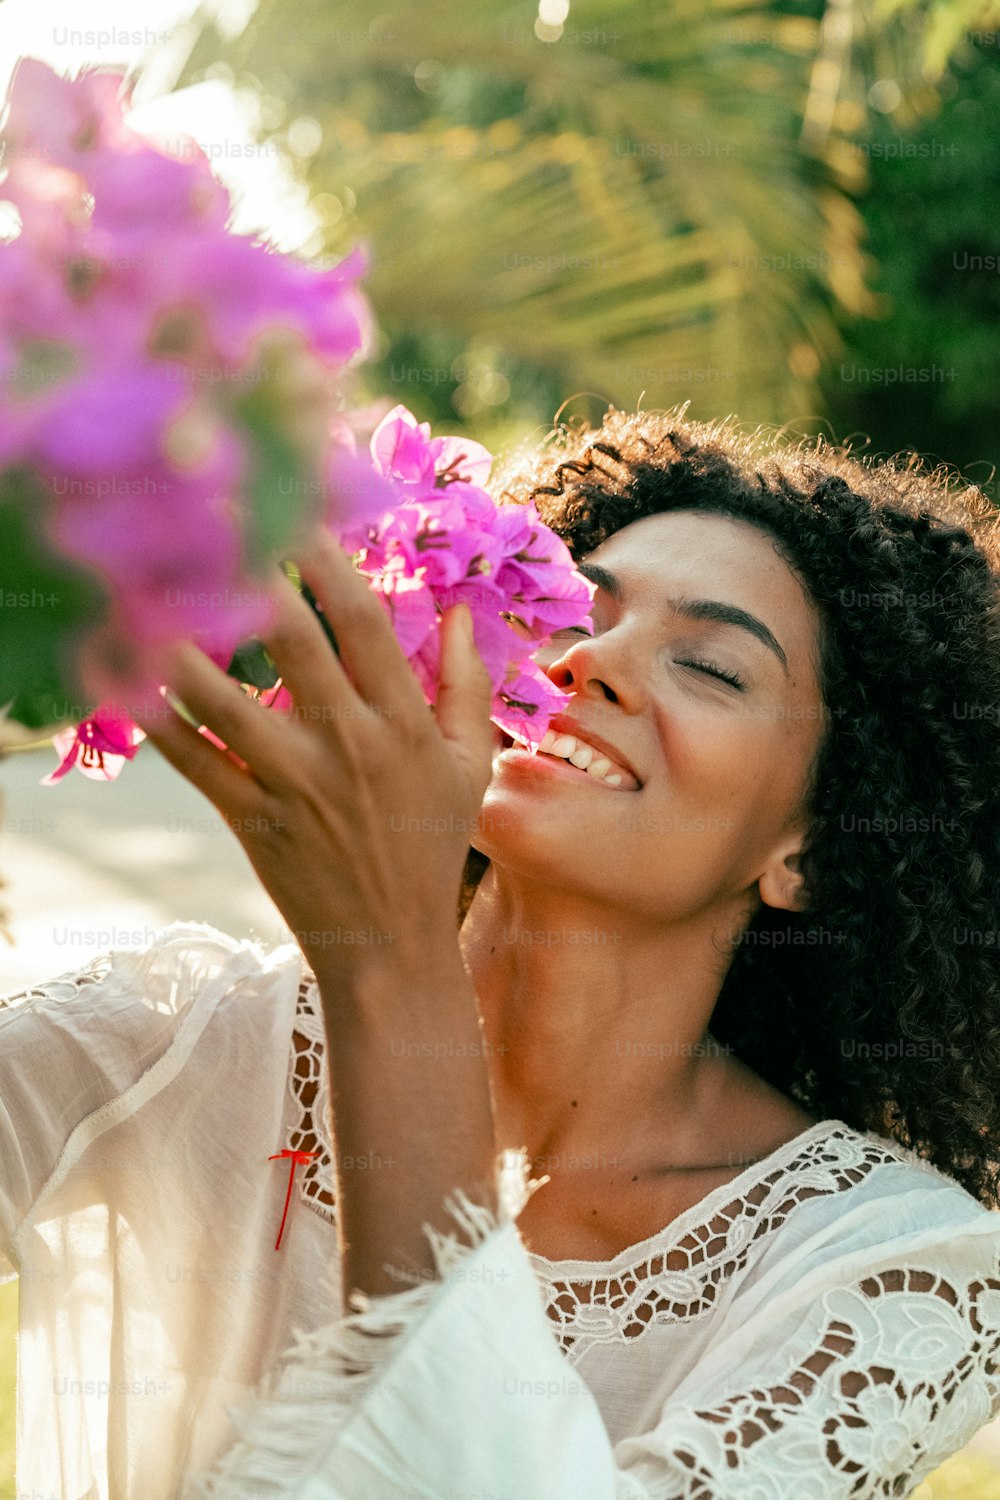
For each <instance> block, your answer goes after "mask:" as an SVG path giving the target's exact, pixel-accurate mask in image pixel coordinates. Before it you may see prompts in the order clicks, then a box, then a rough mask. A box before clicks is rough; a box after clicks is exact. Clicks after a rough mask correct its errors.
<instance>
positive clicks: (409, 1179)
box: [317, 939, 497, 1310]
mask: <svg viewBox="0 0 1000 1500" xmlns="http://www.w3.org/2000/svg"><path fill="white" fill-rule="evenodd" d="M451 941H452V942H454V939H451ZM317 980H318V983H319V990H320V995H321V998H322V1003H323V1015H324V1021H325V1026H326V1036H327V1057H328V1066H329V1072H330V1084H331V1088H330V1093H331V1108H332V1112H333V1138H334V1143H335V1154H336V1161H335V1168H336V1177H337V1217H338V1225H339V1235H340V1253H341V1289H342V1292H343V1294H344V1299H345V1304H344V1305H345V1310H346V1307H347V1301H346V1299H347V1296H348V1294H349V1293H350V1292H351V1291H352V1290H354V1289H355V1288H360V1289H361V1290H362V1291H365V1292H368V1293H372V1294H380V1293H384V1292H393V1291H399V1290H400V1289H401V1287H402V1285H404V1282H403V1281H402V1280H401V1279H400V1278H399V1277H398V1276H397V1277H394V1276H393V1275H392V1270H393V1269H396V1270H402V1271H406V1272H410V1273H416V1274H418V1275H428V1276H431V1275H433V1274H434V1261H433V1256H432V1253H431V1248H430V1245H429V1244H428V1241H427V1238H426V1236H425V1235H424V1234H423V1230H422V1226H423V1224H424V1223H429V1224H431V1225H433V1227H434V1228H436V1229H438V1230H440V1231H442V1232H453V1231H454V1227H455V1226H454V1224H453V1223H451V1222H450V1220H449V1219H448V1215H447V1213H446V1212H445V1211H444V1208H443V1203H444V1199H445V1198H446V1197H447V1196H448V1195H449V1194H450V1193H452V1192H453V1191H454V1190H455V1189H456V1188H461V1189H462V1190H463V1191H465V1192H466V1193H468V1194H469V1196H470V1197H472V1198H473V1199H475V1200H476V1201H479V1202H482V1203H484V1204H486V1205H487V1206H488V1207H489V1208H490V1209H491V1210H493V1211H495V1210H496V1207H497V1203H496V1193H495V1185H494V1164H495V1159H496V1138H495V1129H494V1118H493V1110H492V1105H491V1099H490V1090H489V1073H488V1068H487V1063H486V1057H485V1056H484V1053H485V1050H486V1039H485V1036H484V1034H483V1031H482V1026H481V1022H480V1018H479V1014H478V1011H477V1008H476V1003H475V997H474V994H473V990H472V983H471V981H470V979H469V976H468V974H467V973H466V971H465V968H464V966H463V964H462V960H461V956H460V954H459V951H458V945H457V943H455V946H454V952H453V953H452V952H451V950H450V948H449V949H448V950H447V951H446V952H445V954H444V956H442V955H441V954H440V953H439V954H435V955H434V956H433V957H431V956H429V955H421V956H420V958H419V959H415V960H411V961H410V962H408V963H402V962H393V963H391V964H378V965H376V966H359V967H358V968H357V969H356V970H353V971H346V972H345V971H343V970H341V971H340V972H338V973H336V974H334V973H330V974H317ZM387 1266H388V1267H389V1269H388V1270H387V1269H386V1267H387Z"/></svg>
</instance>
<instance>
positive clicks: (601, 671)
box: [535, 636, 621, 703]
mask: <svg viewBox="0 0 1000 1500" xmlns="http://www.w3.org/2000/svg"><path fill="white" fill-rule="evenodd" d="M552 649H553V648H552V647H548V648H546V649H543V650H542V651H539V652H538V653H537V654H536V657H535V660H536V661H537V662H538V665H539V666H540V667H541V669H542V671H543V672H544V673H545V675H546V677H548V679H549V681H550V682H551V683H552V684H553V685H554V686H555V687H557V688H559V690H560V692H563V693H576V694H577V695H578V696H579V697H581V698H604V699H606V700H607V701H608V702H609V703H618V702H620V701H621V700H620V697H619V693H618V692H617V691H616V690H615V688H614V687H613V686H612V684H611V682H610V681H609V680H608V679H609V677H610V676H612V675H617V674H615V673H614V670H613V668H612V667H611V666H610V663H609V660H608V657H607V653H606V651H603V652H602V651H600V650H598V649H597V648H596V647H595V642H594V639H593V637H591V636H578V637H577V638H576V640H575V641H574V642H573V644H572V645H571V646H569V647H568V648H567V649H566V650H564V651H561V652H560V651H559V648H558V647H556V648H554V649H555V650H556V651H557V653H558V654H557V655H556V656H555V657H554V658H553V659H551V660H550V661H548V662H546V661H545V657H546V655H548V652H549V651H551V650H552ZM620 687H621V683H620V682H619V688H620Z"/></svg>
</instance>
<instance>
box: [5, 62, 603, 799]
mask: <svg viewBox="0 0 1000 1500" xmlns="http://www.w3.org/2000/svg"><path fill="white" fill-rule="evenodd" d="M128 103H129V97H128V90H127V88H126V85H125V79H124V75H123V74H122V73H121V72H120V71H117V70H115V71H108V70H102V69H90V70H86V71H84V72H83V73H81V74H80V75H79V76H78V77H76V78H75V79H66V78H62V77H60V76H59V75H57V74H56V73H54V72H53V71H52V70H51V69H50V68H49V67H48V66H46V65H45V64H43V63H41V62H38V61H36V60H34V59H31V58H27V59H23V60H22V61H21V62H20V63H19V65H18V67H17V70H16V72H15V74H14V79H13V83H12V86H11V91H10V94H9V97H8V103H7V109H6V115H5V118H4V120H3V122H2V142H3V157H2V161H0V167H2V169H3V174H4V176H3V180H2V182H0V201H2V206H3V210H4V213H5V215H6V217H7V218H8V220H10V219H13V220H15V223H14V228H13V232H12V233H11V234H10V235H9V236H8V238H7V239H6V241H5V242H2V243H0V519H3V520H4V521H5V523H6V526H5V539H8V540H9V545H5V555H4V556H3V557H0V582H2V583H3V584H4V585H5V586H7V585H9V591H10V592H11V593H13V592H14V591H16V590H20V591H21V592H22V593H23V594H25V595H27V593H28V591H29V588H30V589H31V590H32V591H36V592H39V591H40V589H41V585H42V583H43V581H46V582H49V583H50V584H51V585H52V592H51V594H50V595H49V600H50V608H49V609H48V610H44V609H39V610H35V611H33V612H31V611H24V612H22V613H21V615H20V617H19V620H18V628H17V629H16V630H15V631H14V633H13V634H12V635H10V636H9V637H8V639H7V640H6V641H5V652H4V658H3V659H2V660H0V713H7V712H8V710H11V711H12V712H13V716H14V717H15V718H17V717H18V716H20V719H21V722H24V723H27V724H32V725H44V724H48V723H51V722H53V721H54V718H56V717H58V716H61V717H62V718H63V719H71V720H72V719H76V721H77V724H76V728H75V729H74V728H70V729H66V730H64V731H62V732H61V733H60V734H58V735H57V736H56V739H55V745H56V749H57V752H58V753H59V755H60V757H61V758H60V764H59V765H58V767H57V768H56V770H55V771H53V772H52V774H51V775H50V776H48V777H46V778H45V780H46V781H47V782H48V783H50V784H51V783H53V782H56V781H58V780H60V779H61V778H62V777H63V776H65V775H66V774H67V773H68V772H69V770H71V769H72V768H73V767H77V768H78V769H79V770H81V771H82V772H83V773H84V774H85V775H88V776H93V777H95V778H103V779H105V780H111V779H114V777H115V776H117V775H118V773H119V772H120V770H121V768H122V766H123V765H124V763H125V761H126V760H130V759H132V757H133V756H134V755H135V753H136V750H137V748H138V745H139V743H140V742H141V740H142V739H143V738H144V736H143V733H142V731H141V730H140V729H139V727H138V725H137V724H136V723H135V722H134V718H132V717H131V716H130V713H129V705H130V704H131V706H132V708H133V710H134V711H138V710H137V709H136V708H135V705H136V704H138V703H139V702H147V703H148V702H149V701H150V696H151V695H152V694H154V693H156V692H157V691H158V684H157V680H156V677H155V675H154V669H153V667H152V665H151V663H152V662H153V660H154V658H155V648H156V647H158V646H159V645H161V644H163V643H165V642H167V641H171V640H176V639H180V638H186V639H190V640H193V641H195V642H196V643H197V644H198V645H199V646H200V647H201V648H202V649H203V650H204V651H205V652H206V653H207V654H208V655H209V656H210V657H211V658H212V660H213V661H215V662H216V663H217V664H218V665H219V666H222V667H227V666H228V668H229V670H230V671H231V672H232V673H233V675H234V676H237V677H238V680H241V681H243V682H244V685H245V686H246V687H247V688H248V690H250V691H252V692H254V693H255V694H256V695H257V696H258V698H259V700H260V701H261V702H262V703H263V704H264V705H265V706H266V707H271V708H273V709H275V710H276V711H278V712H281V711H287V710H288V709H289V707H290V706H291V705H290V700H289V698H288V693H287V691H286V690H285V689H284V687H283V686H282V684H281V683H280V680H279V681H278V682H276V683H274V682H273V677H274V673H273V671H272V672H271V674H270V676H267V675H266V674H265V675H264V676H263V677H262V678H257V679H256V684H253V683H251V682H250V681H249V680H248V678H247V677H245V676H244V675H243V674H244V672H247V673H249V672H250V671H251V670H254V669H253V668H251V667H250V666H248V665H247V663H248V662H250V660H251V657H248V656H245V655H240V656H238V657H237V656H235V655H234V654H235V653H236V652H237V647H241V643H247V642H248V641H250V640H252V638H253V637H254V635H255V633H257V632H260V631H261V630H263V629H264V628H265V627H266V625H267V623H268V622H269V620H270V617H271V611H272V609H273V604H272V601H271V598H270V595H269V593H268V591H267V589H266V588H265V587H264V586H263V583H262V579H263V577H264V570H265V567H266V566H267V565H269V564H270V563H272V562H273V561H274V560H275V559H277V558H278V557H280V556H289V555H291V554H292V553H293V552H294V550H295V549H296V547H297V546H299V545H300V544H301V543H302V542H303V541H304V540H305V537H306V536H307V534H308V531H309V530H310V529H311V527H312V526H313V525H315V524H316V523H317V522H321V523H323V524H325V525H327V526H329V528H330V529H331V531H332V532H333V533H334V534H335V535H337V536H338V537H339V538H340V540H341V542H342V544H343V545H344V546H346V547H347V548H348V550H349V551H351V552H352V553H354V554H357V555H358V562H359V566H360V567H361V570H362V571H363V572H364V573H366V574H367V575H368V576H369V577H370V578H371V580H372V587H373V589H374V590H375V591H376V592H377V594H378V595H379V597H380V598H381V599H382V601H383V603H384V605H385V607H386V609H387V610H388V611H389V614H390V616H391V619H392V622H393V625H394V628H395V631H396V634H397V636H398V638H399V641H400V644H401V646H402V649H403V651H404V652H405V654H406V656H407V658H408V660H409V661H410V663H411V665H412V667H413V669H414V671H415V672H416V674H417V677H418V679H419V681H420V683H421V685H422V687H423V689H424V692H425V695H426V696H427V698H428V700H429V701H431V702H433V700H434V695H435V690H436V683H437V675H438V667H439V633H438V619H439V616H440V614H441V612H442V610H444V609H446V608H447V607H448V606H449V605H451V604H454V603H457V602H458V601H460V600H464V601H466V602H467V603H468V604H469V605H470V607H471V610H472V615H473V621H474V631H475V640H476V644H477V646H478V648H479V651H480V653H481V655H482V656H483V659H484V661H485V662H486V665H487V667H488V669H489V672H490V675H491V678H492V681H493V685H494V690H495V696H494V704H493V707H494V715H493V717H494V720H495V722H496V723H497V724H498V725H500V726H501V727H502V728H503V729H505V730H506V731H507V733H508V734H510V735H512V736H513V737H514V738H517V739H520V740H522V741H523V742H524V743H526V744H528V745H530V746H534V745H537V744H538V742H539V741H540V740H541V738H542V735H543V733H544V730H545V727H546V724H547V722H548V719H549V717H550V716H551V714H552V713H555V712H557V711H558V709H559V708H560V707H562V706H563V705H564V704H565V702H566V701H567V699H566V695H565V694H562V693H560V692H558V691H557V690H556V689H555V687H554V685H553V684H552V683H551V682H550V681H549V680H548V678H547V677H546V676H545V674H544V673H543V672H542V671H541V670H540V669H539V668H538V667H537V665H536V664H535V663H534V662H533V661H532V660H531V656H532V653H533V652H534V651H535V650H537V648H538V646H539V645H540V644H541V643H542V642H543V641H544V640H546V639H547V638H548V635H549V633H550V632H551V631H553V630H557V629H560V628H562V627H563V626H566V625H571V624H574V625H575V624H584V625H586V624H587V615H588V612H589V606H590V602H591V597H592V593H593V586H592V585H591V584H589V583H588V582H587V581H586V580H585V579H584V578H583V577H582V576H581V575H580V574H579V573H578V572H576V570H575V569H574V568H573V565H572V561H571V558H570V554H569V552H568V549H567V548H566V546H565V545H564V543H563V542H562V541H561V540H560V538H558V537H557V536H556V535H555V534H554V533H552V532H551V531H549V530H548V529H547V528H546V527H545V526H543V525H542V523H541V521H540V519H539V517H538V515H537V512H536V511H535V509H534V506H533V505H530V504H529V505H496V504H495V503H494V502H493V500H492V499H491V498H490V496H489V494H488V493H487V492H486V490H485V489H484V487H483V486H484V485H485V483H486V480H487V477H488V474H489V470H490V465H491V458H490V455H489V454H488V453H487V452H486V450H485V449H484V448H482V447H480V446H479V444H477V443H472V442H469V441H466V440H464V439H459V438H454V437H440V438H432V437H431V435H430V429H429V427H428V426H427V424H426V423H423V424H421V423H418V422H417V420H416V419H415V418H414V417H413V416H412V415H411V414H410V413H409V412H408V411H406V410H405V408H403V407H397V408H396V409H395V410H394V411H393V412H390V414H389V415H388V417H386V418H385V419H384V420H383V422H382V423H381V425H380V426H379V428H378V430H377V431H376V433H375V435H374V437H373V439H372V445H371V459H370V461H369V459H368V458H366V457H362V456H361V455H359V454H357V453H355V452H354V451H353V442H352V440H351V437H350V428H349V425H348V424H347V422H346V421H345V419H344V417H343V415H342V414H340V413H338V410H337V408H338V402H339V399H340V398H339V393H338V388H337V384H336V377H337V375H338V373H339V372H340V371H342V369H343V367H344V366H345V365H346V364H347V362H348V361H349V360H350V359H351V358H352V357H353V356H354V355H355V354H357V353H358V352H359V350H360V349H361V348H362V345H363V344H364V343H365V342H366V339H367V335H368V327H369V314H368V310H367V305H366V303H365V302H364V300H363V298H362V296H361V294H360V292H359V290H358V288H357V281H358V279H359V277H360V276H361V275H362V273H363V271H364V257H363V256H362V254H361V253H360V252H355V253H354V254H353V255H351V256H349V257H348V258H347V259H346V260H344V261H342V262H341V263H340V264H339V265H338V266H335V267H334V268H333V269H329V270H318V269H316V268H313V267H310V266H309V265H307V264H305V263H304V262H302V261H300V260H298V259H296V258H295V257H293V256H289V255H282V254H279V253H277V252H275V251H273V250H271V249H270V248H268V247H267V246H266V245H264V244H262V243H259V242H257V241H255V240H252V239H249V238H247V237H245V236H240V235H236V234H233V233H232V232H231V231H230V230H229V229H228V228H227V224H228V221H229V217H230V203H229V195H228V192H227V190H226V188H225V187H224V186H223V185H222V184H221V183H220V182H219V181H218V180H217V179H216V178H215V176H214V175H213V173H212V171H211V168H210V166H209V163H208V160H207V158H206V157H205V155H204V154H203V153H202V152H201V151H200V150H199V148H198V147H197V146H196V144H195V142H194V141H190V140H189V141H187V142H186V143H185V147H186V149H185V153H184V155H183V156H179V155H177V154H175V153H172V152H171V151H169V150H167V149H166V148H165V146H161V145H159V144H157V143H156V141H155V140H153V139H151V138H149V137H147V136H145V135H140V134H139V133H137V132H136V131H135V130H133V129H132V128H130V126H129V125H128V124H127V123H126V121H125V118H124V111H125V109H126V108H127V106H128ZM175 149H176V148H175ZM67 567H68V568H69V571H68V572H67ZM88 580H90V581H89V582H88ZM36 584H37V585H38V590H36ZM34 596H35V594H34V592H32V594H31V597H32V598H34ZM95 600H96V601H97V603H96V605H95ZM255 649H257V650H258V653H259V647H258V648H255ZM252 654H253V653H252V652H251V656H252ZM254 659H255V660H256V661H257V662H258V663H259V654H258V656H257V657H256V658H254ZM38 662H42V667H41V668H40V669H39V668H38V666H37V663H38ZM267 682H271V683H272V684H273V685H272V686H271V687H264V686H262V684H263V683H267ZM60 692H61V693H62V697H63V701H64V702H65V705H66V707H65V711H64V712H62V713H61V715H57V714H56V712H55V710H54V707H53V705H55V704H56V703H58V702H59V695H60ZM71 705H72V706H71ZM12 706H13V707H12ZM202 732H203V733H204V734H206V735H207V736H208V737H209V738H210V739H212V740H213V741H214V742H215V743H219V741H217V740H215V737H214V736H213V735H211V734H210V732H209V730H208V729H207V727H205V726H202Z"/></svg>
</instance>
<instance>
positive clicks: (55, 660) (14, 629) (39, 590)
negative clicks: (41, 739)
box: [0, 469, 107, 729]
mask: <svg viewBox="0 0 1000 1500" xmlns="http://www.w3.org/2000/svg"><path fill="white" fill-rule="evenodd" d="M51 503H52V502H51V500H50V498H49V496H48V495H47V494H46V492H45V491H44V490H43V488H42V486H41V484H40V482H39V481H38V479H37V478H36V477H35V476H34V475H33V474H32V473H30V471H28V470H24V469H16V470H15V469H10V470H7V471H6V472H5V473H4V474H2V475H0V529H2V532H3V550H2V555H0V620H2V627H0V628H2V635H3V650H2V651H0V705H4V704H7V703H11V705H12V706H11V708H10V713H9V717H10V718H11V719H14V720H16V721H17V722H18V723H19V724H24V725H26V726H27V727H28V728H29V729H41V728H44V727H46V726H48V725H51V724H56V723H60V722H62V721H65V720H66V719H74V718H78V717H82V713H81V710H82V709H83V708H84V707H85V705H84V704H83V703H82V701H81V694H82V689H81V686H80V683H79V681H78V678H77V675H76V672H75V669H74V655H75V649H76V647H77V645H78V644H79V642H80V639H81V637H82V636H83V634H84V633H85V632H86V631H87V630H88V629H89V628H90V627H91V626H92V625H94V624H96V623H97V622H98V621H99V620H100V619H101V618H102V617H103V615H104V614H105V611H106V608H107V593H106V591H105V589H104V588H103V586H102V585H101V583H100V582H99V580H98V579H97V578H96V577H95V575H94V574H93V573H90V572H88V571H86V570H85V569H84V568H82V567H79V566H77V565H75V564H73V563H71V562H70V561H68V560H67V559H66V558H64V557H62V556H60V555H59V554H57V553H56V552H55V551H54V550H53V549H52V547H51V546H50V545H49V544H48V543H47V542H46V540H45V538H44V536H43V534H42V524H43V519H44V517H45V516H46V515H47V513H48V510H49V507H50V506H51Z"/></svg>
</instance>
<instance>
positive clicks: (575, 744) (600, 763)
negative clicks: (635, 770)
mask: <svg viewBox="0 0 1000 1500" xmlns="http://www.w3.org/2000/svg"><path fill="white" fill-rule="evenodd" d="M538 754H539V755H542V754H545V755H557V756H558V757H559V758H560V759H561V760H568V761H569V763H570V765H573V766H576V767H577V768H578V770H581V771H586V773H587V775H588V776H593V778H594V780H595V781H603V782H606V783H607V785H608V786H621V784H622V782H623V781H624V779H625V776H624V773H623V772H621V771H619V770H618V769H617V768H616V767H615V763H614V761H613V760H610V759H609V758H608V756H606V755H604V754H603V753H602V752H601V751H600V750H595V749H594V747H593V745H588V744H587V743H586V741H584V740H578V739H577V738H576V736H575V735H573V734H557V733H556V731H555V730H553V729H547V730H546V731H545V734H544V736H543V738H542V741H541V743H540V744H539V746H538ZM609 773H611V774H609Z"/></svg>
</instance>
